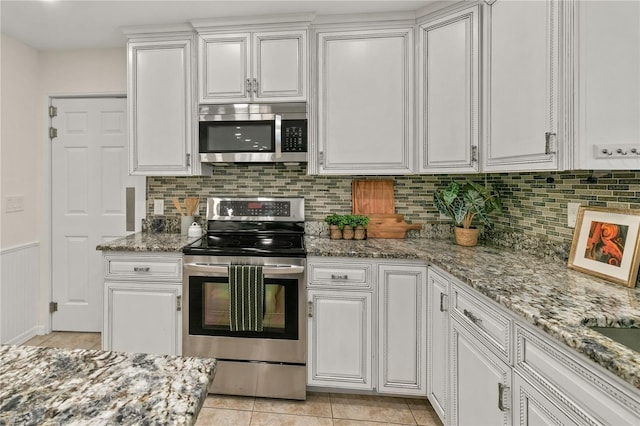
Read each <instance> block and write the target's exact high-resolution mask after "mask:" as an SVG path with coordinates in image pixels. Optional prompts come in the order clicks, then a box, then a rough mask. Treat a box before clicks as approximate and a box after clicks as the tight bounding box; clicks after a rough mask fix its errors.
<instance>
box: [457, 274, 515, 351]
mask: <svg viewBox="0 0 640 426" xmlns="http://www.w3.org/2000/svg"><path fill="white" fill-rule="evenodd" d="M452 293H453V294H452V307H451V309H452V310H453V312H455V313H456V314H457V315H458V316H459V317H460V319H461V322H462V323H463V324H465V325H466V326H467V328H469V329H471V330H472V331H473V332H475V333H476V334H478V335H479V336H480V337H481V338H482V340H483V341H484V342H485V344H487V346H489V347H490V348H492V349H494V350H495V351H496V353H497V354H498V355H501V356H502V357H503V359H504V360H506V361H507V362H509V360H510V358H511V357H510V350H509V348H510V347H511V320H510V319H509V318H508V317H507V316H506V315H504V314H502V313H501V312H500V311H498V307H497V306H491V305H490V304H488V303H486V302H484V301H482V300H480V298H479V297H478V296H474V295H472V294H471V293H467V292H466V291H463V290H461V289H460V288H459V287H458V286H455V285H454V286H453V287H452Z"/></svg>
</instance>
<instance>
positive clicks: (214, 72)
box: [198, 30, 308, 103]
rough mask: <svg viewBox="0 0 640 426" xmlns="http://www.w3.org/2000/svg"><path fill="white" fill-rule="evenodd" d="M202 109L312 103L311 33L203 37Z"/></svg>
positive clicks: (203, 34) (213, 34)
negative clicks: (208, 105)
mask: <svg viewBox="0 0 640 426" xmlns="http://www.w3.org/2000/svg"><path fill="white" fill-rule="evenodd" d="M198 43H199V46H198V59H199V66H198V83H199V84H198V100H199V102H200V103H228V102H278V101H281V102H284V101H286V102H289V101H305V100H306V99H307V79H308V77H307V76H308V71H307V63H308V56H307V31H306V30H292V31H264V32H254V33H238V34H226V33H223V34H220V33H202V34H199V36H198Z"/></svg>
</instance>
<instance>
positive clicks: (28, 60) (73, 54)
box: [0, 34, 127, 330]
mask: <svg viewBox="0 0 640 426" xmlns="http://www.w3.org/2000/svg"><path fill="white" fill-rule="evenodd" d="M0 37H1V43H2V44H1V46H0V47H1V50H0V55H1V58H0V62H1V64H2V67H1V69H0V71H1V74H0V79H1V87H0V89H1V99H2V102H1V104H0V107H1V109H0V120H1V121H0V123H1V128H2V132H1V139H0V141H1V143H0V159H1V160H0V167H1V168H0V188H1V193H0V202H2V201H4V198H5V197H6V196H7V195H24V197H25V210H24V212H20V213H8V214H7V213H4V209H2V213H0V249H4V248H9V247H14V246H18V245H23V244H27V243H31V242H37V243H39V244H40V261H39V267H40V284H39V295H38V299H39V300H38V301H37V303H38V306H39V308H38V323H39V324H40V325H41V326H42V327H43V329H45V330H46V329H47V325H48V319H49V314H48V302H49V300H50V299H51V296H50V294H51V288H50V282H51V270H50V264H51V261H50V259H51V248H50V247H49V245H50V236H51V224H50V219H49V215H50V203H51V196H50V190H51V188H50V176H51V158H50V156H51V151H50V146H49V144H50V141H49V140H48V137H47V128H48V127H49V119H48V117H47V107H48V102H49V97H55V96H73V95H78V96H87V95H102V94H119V95H123V94H125V93H126V89H127V66H126V59H127V58H126V49H125V47H124V46H123V47H122V48H116V49H81V50H68V51H37V50H36V49H33V48H31V47H29V46H27V45H25V44H23V43H21V42H19V41H17V40H15V39H13V38H11V37H9V36H7V35H5V34H2V35H0ZM54 249H55V248H54Z"/></svg>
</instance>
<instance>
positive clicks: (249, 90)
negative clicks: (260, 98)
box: [245, 78, 251, 95]
mask: <svg viewBox="0 0 640 426" xmlns="http://www.w3.org/2000/svg"><path fill="white" fill-rule="evenodd" d="M245 85H246V86H247V88H246V90H247V95H250V94H251V79H250V78H247V79H246V80H245Z"/></svg>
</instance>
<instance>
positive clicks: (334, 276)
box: [331, 274, 349, 280]
mask: <svg viewBox="0 0 640 426" xmlns="http://www.w3.org/2000/svg"><path fill="white" fill-rule="evenodd" d="M331 279H332V280H348V279H349V275H347V274H344V275H339V274H331Z"/></svg>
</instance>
